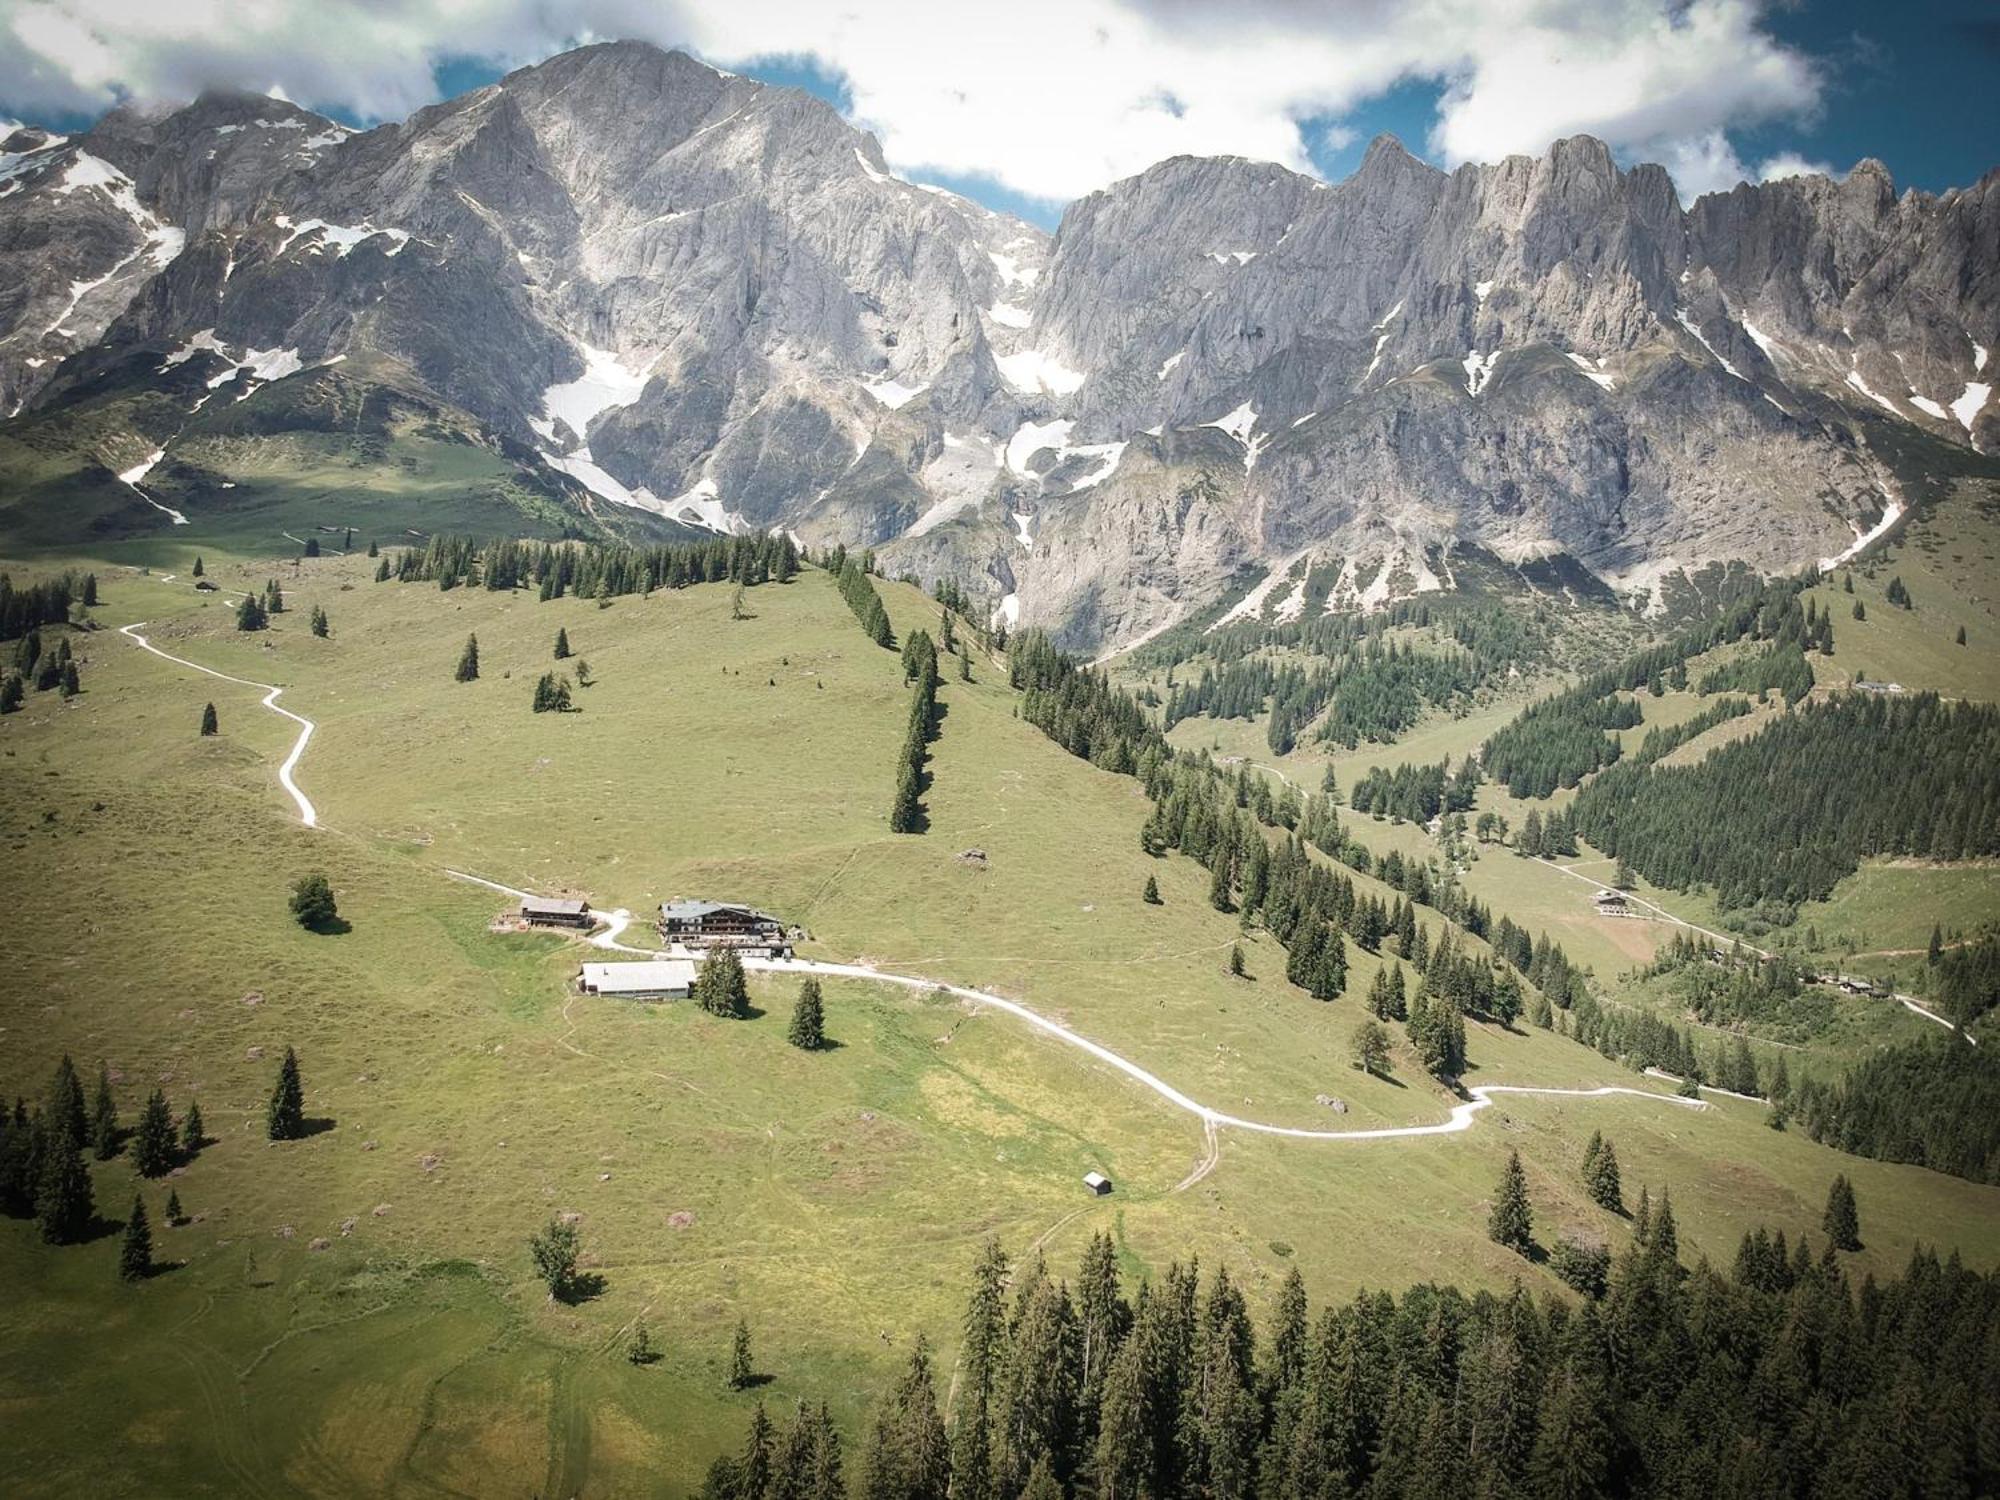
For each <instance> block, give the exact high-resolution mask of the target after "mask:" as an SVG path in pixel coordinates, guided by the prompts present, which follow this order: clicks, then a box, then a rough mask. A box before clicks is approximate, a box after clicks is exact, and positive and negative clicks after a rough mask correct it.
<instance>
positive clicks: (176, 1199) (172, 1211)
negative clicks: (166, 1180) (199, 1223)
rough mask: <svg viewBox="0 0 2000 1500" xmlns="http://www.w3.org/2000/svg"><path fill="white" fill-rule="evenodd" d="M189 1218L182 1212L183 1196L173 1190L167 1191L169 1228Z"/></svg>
mask: <svg viewBox="0 0 2000 1500" xmlns="http://www.w3.org/2000/svg"><path fill="white" fill-rule="evenodd" d="M186 1217H187V1215H186V1214H184V1213H183V1212H181V1195H180V1194H179V1193H178V1192H177V1191H176V1190H174V1189H173V1188H168V1189H167V1227H168V1228H173V1227H175V1226H177V1225H178V1224H179V1223H180V1222H181V1221H182V1220H183V1219H185V1218H186Z"/></svg>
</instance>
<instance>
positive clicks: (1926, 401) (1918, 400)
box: [1910, 386, 1951, 422]
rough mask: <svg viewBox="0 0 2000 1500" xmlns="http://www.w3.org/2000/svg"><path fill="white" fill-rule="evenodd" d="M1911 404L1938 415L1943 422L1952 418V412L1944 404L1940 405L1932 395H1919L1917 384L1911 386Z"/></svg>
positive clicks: (1919, 409) (1935, 415)
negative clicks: (1932, 398)
mask: <svg viewBox="0 0 2000 1500" xmlns="http://www.w3.org/2000/svg"><path fill="white" fill-rule="evenodd" d="M1910 405H1912V406H1914V407H1915V408H1916V409H1917V410H1918V411H1920V412H1926V413H1928V414H1929V415H1931V416H1933V417H1936V418H1937V419H1938V420H1939V421H1941V422H1948V421H1950V420H1951V413H1949V412H1947V411H1946V410H1945V409H1944V408H1943V407H1942V406H1939V405H1938V404H1937V402H1935V401H1933V400H1931V398H1930V397H1928V396H1919V395H1918V394H1917V388H1916V387H1915V386H1911V387H1910Z"/></svg>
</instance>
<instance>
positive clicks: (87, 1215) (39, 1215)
mask: <svg viewBox="0 0 2000 1500" xmlns="http://www.w3.org/2000/svg"><path fill="white" fill-rule="evenodd" d="M37 1179H38V1180H37V1182H36V1187H35V1220H36V1223H37V1225H38V1227H39V1228H40V1230H41V1235H42V1239H43V1241H44V1242H45V1243H47V1244H51V1245H73V1244H75V1243H76V1242H77V1241H78V1240H81V1239H82V1238H83V1237H84V1236H85V1235H86V1234H88V1233H89V1232H90V1225H91V1221H92V1220H93V1219H95V1218H96V1217H97V1203H96V1200H95V1198H94V1197H93V1196H92V1194H91V1190H90V1169H89V1168H88V1167H86V1166H85V1165H84V1164H83V1152H82V1151H80V1150H79V1149H78V1148H77V1146H76V1144H75V1142H73V1141H71V1140H70V1139H68V1138H67V1137H66V1136H64V1135H63V1134H62V1133H61V1132H60V1131H51V1132H50V1133H49V1134H48V1135H47V1136H46V1137H45V1138H44V1140H43V1142H42V1160H41V1169H40V1171H39V1172H38V1173H37Z"/></svg>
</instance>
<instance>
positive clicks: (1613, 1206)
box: [1583, 1131, 1625, 1214]
mask: <svg viewBox="0 0 2000 1500" xmlns="http://www.w3.org/2000/svg"><path fill="white" fill-rule="evenodd" d="M1583 1187H1584V1191H1585V1192H1587V1193H1589V1194H1590V1201H1591V1202H1593V1203H1595V1204H1596V1205H1597V1206H1598V1207H1600V1208H1608V1209H1610V1210H1611V1212H1613V1213H1614V1214H1622V1213H1623V1212H1625V1195H1624V1190H1623V1188H1622V1187H1621V1185H1620V1183H1619V1181H1618V1152H1617V1150H1616V1149H1615V1148H1614V1147H1613V1146H1612V1144H1611V1142H1609V1141H1607V1140H1605V1139H1604V1137H1603V1136H1602V1135H1601V1134H1599V1133H1597V1132H1595V1131H1593V1132H1592V1133H1591V1137H1590V1149H1589V1150H1588V1151H1586V1152H1585V1153H1584V1157H1583Z"/></svg>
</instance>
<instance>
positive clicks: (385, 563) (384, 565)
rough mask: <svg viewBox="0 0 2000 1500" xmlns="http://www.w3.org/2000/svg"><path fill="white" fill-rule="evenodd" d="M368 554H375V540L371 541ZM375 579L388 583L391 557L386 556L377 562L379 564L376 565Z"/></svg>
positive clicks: (378, 581)
mask: <svg viewBox="0 0 2000 1500" xmlns="http://www.w3.org/2000/svg"><path fill="white" fill-rule="evenodd" d="M368 554H369V556H371V557H372V556H374V555H375V544H374V543H373V542H370V543H369V544H368ZM375 581H376V582H377V583H387V582H388V581H389V559H388V558H386V557H385V558H383V559H382V561H381V562H379V563H377V564H376V565H375Z"/></svg>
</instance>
